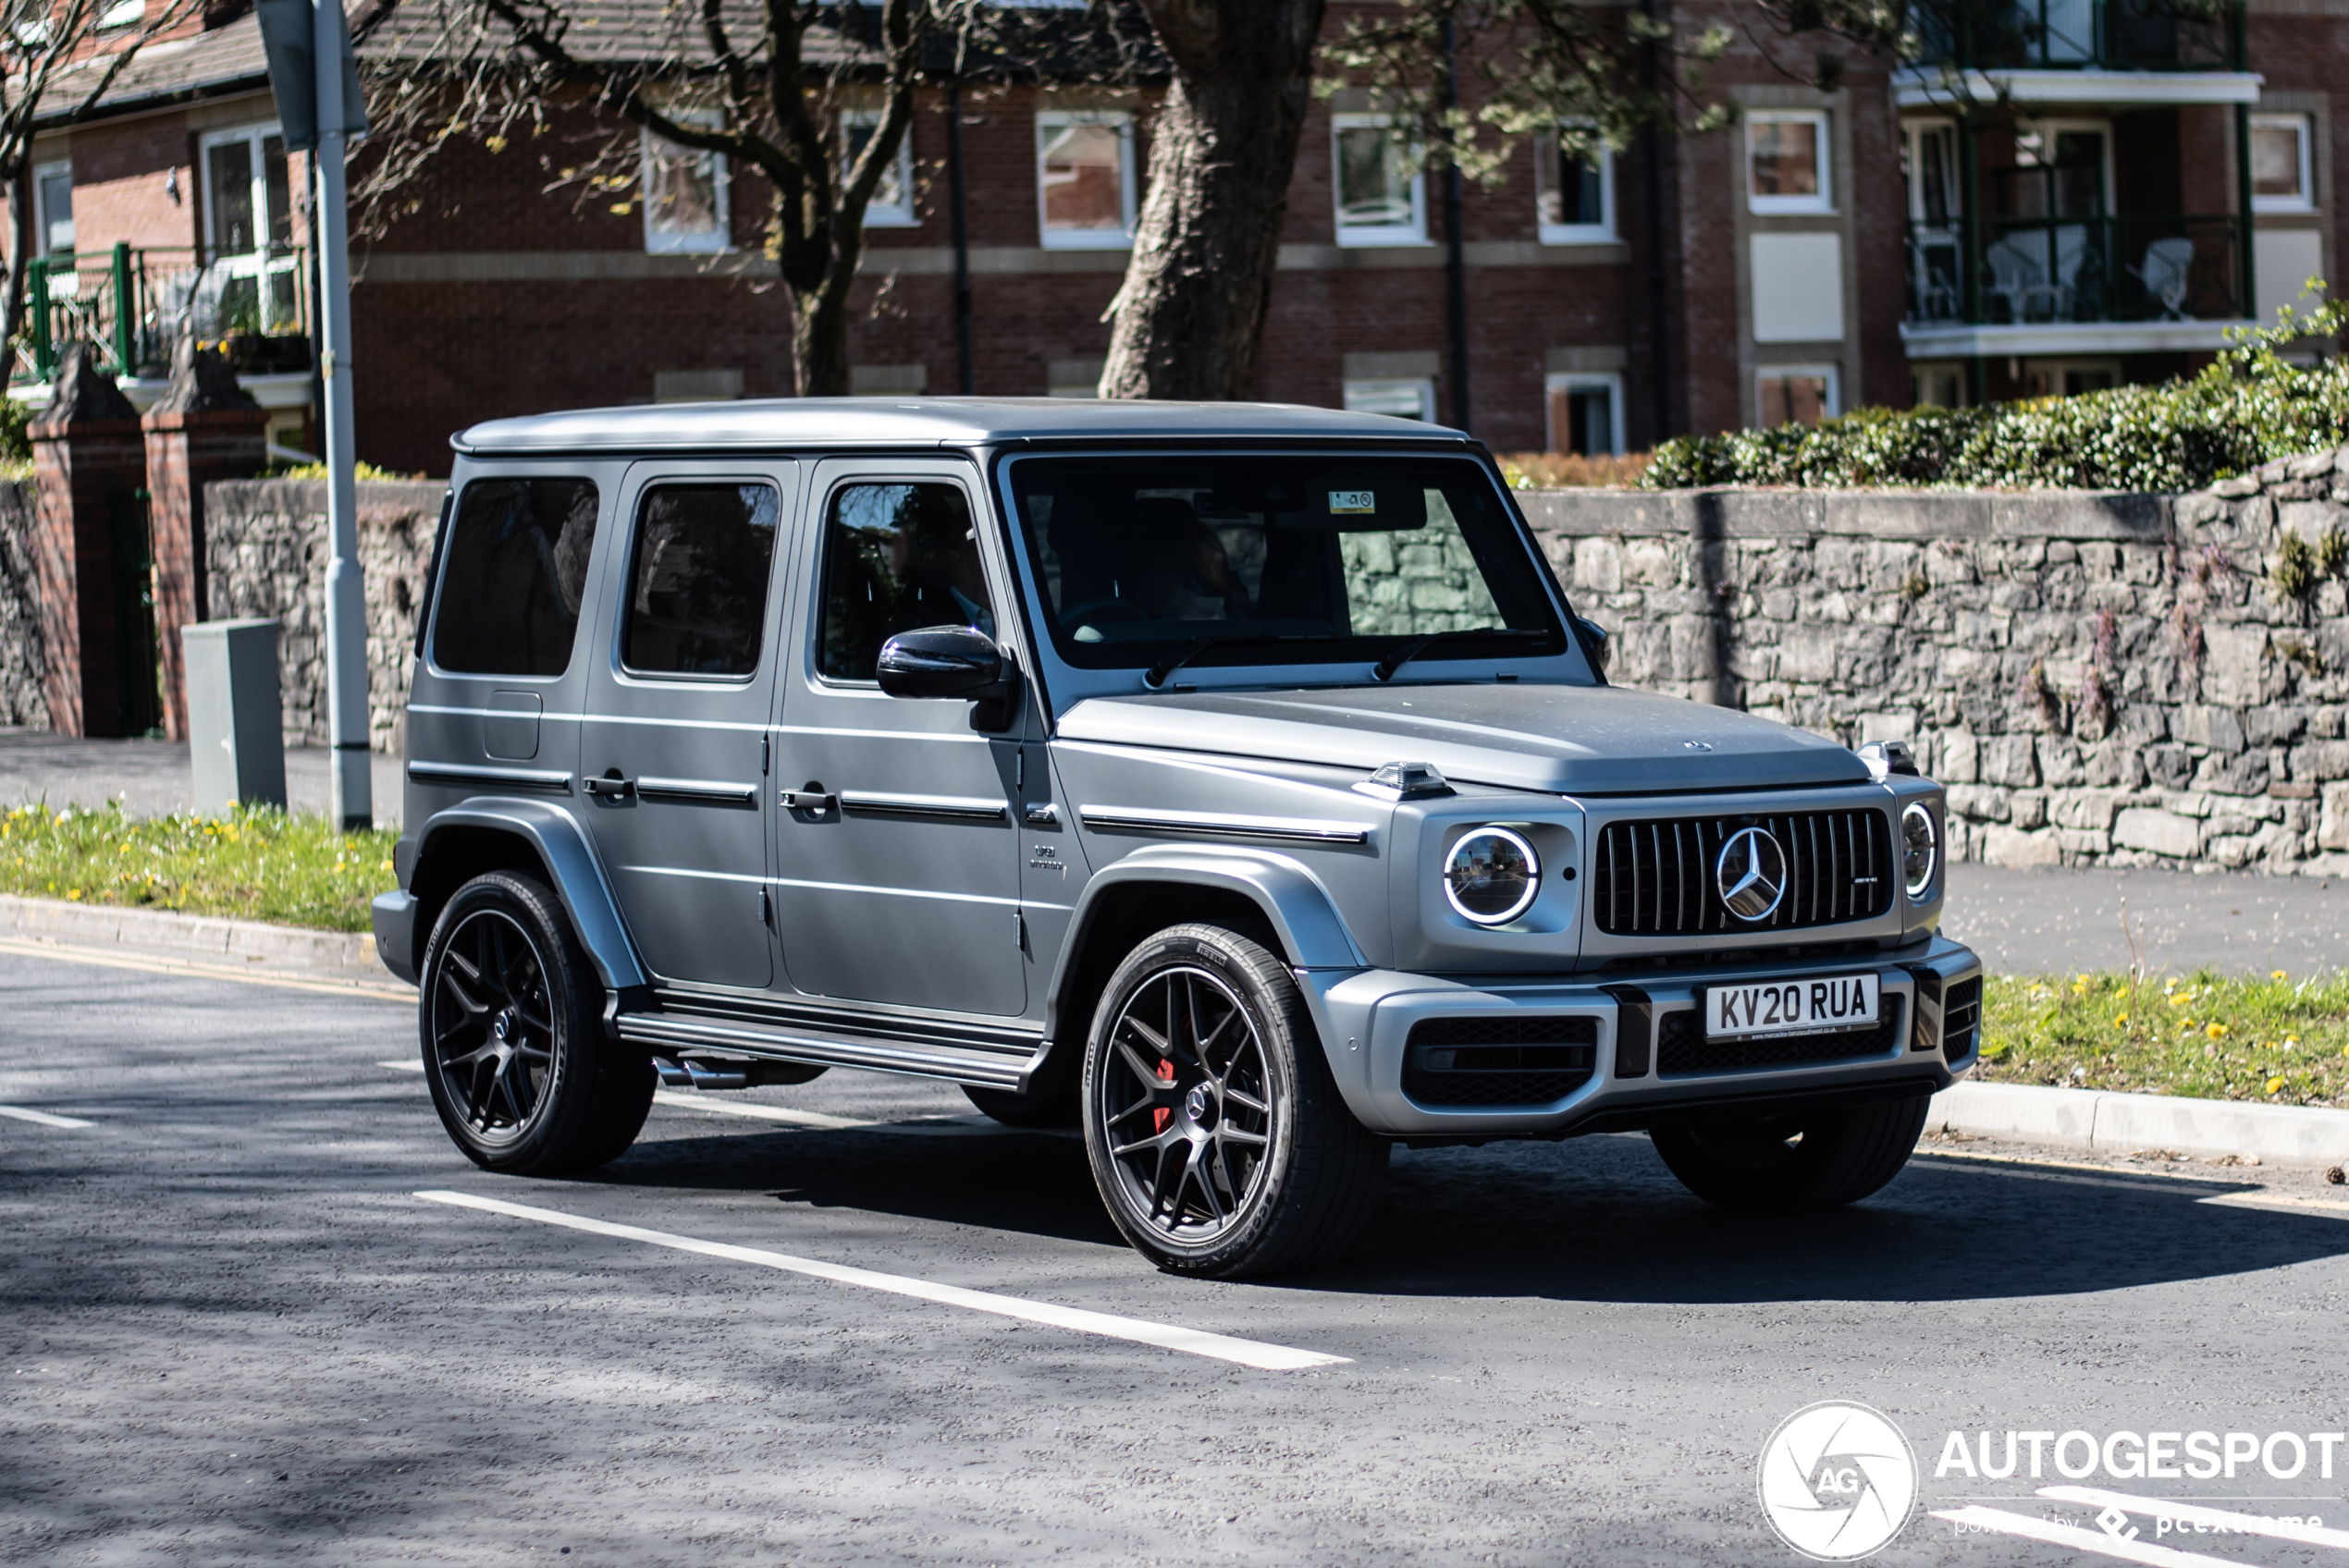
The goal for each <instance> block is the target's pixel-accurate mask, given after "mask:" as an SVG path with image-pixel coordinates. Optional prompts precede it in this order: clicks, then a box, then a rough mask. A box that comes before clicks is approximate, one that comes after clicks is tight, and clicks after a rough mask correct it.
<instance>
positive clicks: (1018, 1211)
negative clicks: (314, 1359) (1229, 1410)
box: [591, 1130, 2349, 1304]
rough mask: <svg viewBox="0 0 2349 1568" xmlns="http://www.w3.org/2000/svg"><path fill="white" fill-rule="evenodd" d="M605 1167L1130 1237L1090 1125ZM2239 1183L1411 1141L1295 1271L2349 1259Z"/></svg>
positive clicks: (2254, 1264)
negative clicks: (1714, 1186) (1361, 1221)
mask: <svg viewBox="0 0 2349 1568" xmlns="http://www.w3.org/2000/svg"><path fill="white" fill-rule="evenodd" d="M591 1180H593V1181H595V1182H599V1183H610V1184H616V1185H621V1186H628V1187H636V1188H674V1189H690V1190H699V1191H719V1192H724V1191H734V1192H764V1193H767V1194H771V1195H772V1196H773V1197H774V1199H775V1200H776V1201H777V1202H778V1203H780V1204H783V1205H790V1206H797V1205H807V1206H811V1207H818V1208H828V1209H849V1210H863V1211H869V1212H876V1213H884V1214H893V1215H898V1216H901V1217H904V1218H908V1219H927V1220H934V1221H938V1222H941V1223H945V1224H952V1225H961V1226H968V1227H971V1228H974V1229H978V1230H982V1231H1004V1232H1011V1233H1017V1234H1027V1235H1034V1236H1043V1237H1052V1238H1055V1239H1058V1240H1063V1241H1074V1242H1089V1243H1100V1244H1101V1245H1104V1246H1117V1245H1121V1244H1122V1243H1121V1242H1120V1241H1119V1238H1118V1236H1117V1234H1116V1231H1114V1230H1113V1228H1112V1227H1111V1225H1110V1223H1109V1219H1108V1217H1107V1216H1106V1215H1105V1214H1103V1212H1102V1211H1101V1203H1100V1200H1099V1199H1098V1198H1097V1197H1096V1195H1095V1194H1094V1191H1093V1184H1092V1178H1091V1174H1090V1172H1089V1171H1088V1169H1087V1167H1086V1162H1085V1151H1084V1149H1083V1147H1082V1145H1079V1144H1077V1143H1076V1141H1075V1140H1074V1139H1068V1138H1052V1137H1043V1136H1038V1135H1033V1134H1021V1133H1010V1132H1005V1133H999V1134H992V1135H990V1134H987V1133H972V1134H965V1135H960V1136H939V1135H929V1136H923V1135H916V1134H912V1133H904V1132H898V1131H890V1130H873V1131H869V1132H867V1131H862V1130H859V1131H843V1132H829V1133H808V1132H790V1133H769V1134H753V1135H747V1136H745V1135H740V1134H736V1135H719V1136H711V1137H702V1138H685V1139H676V1140H670V1141H665V1142H660V1143H648V1144H643V1145H638V1146H637V1147H636V1148H635V1149H634V1150H633V1151H631V1152H630V1153H629V1155H628V1156H627V1157H626V1158H623V1159H621V1161H619V1162H617V1163H616V1164H613V1165H611V1166H609V1167H607V1168H606V1169H604V1170H601V1171H598V1172H597V1173H596V1176H595V1177H593V1178H591ZM2243 1190H2244V1188H2243V1184H2242V1183H2240V1182H2220V1181H2209V1182H2203V1181H2194V1180H2183V1179H2179V1178H2174V1177H2158V1176H2151V1175H2134V1174H2132V1173H2130V1172H2127V1171H2113V1172H2110V1173H2109V1174H2099V1173H2091V1172H2085V1171H2077V1172H2075V1171H2059V1170H2035V1169H2033V1168H2029V1167H2019V1166H2012V1165H1999V1164H1991V1163H1974V1162H1970V1161H1968V1162H1961V1161H1957V1160H1950V1159H1939V1158H1933V1157H1932V1156H1930V1155H1923V1156H1920V1157H1919V1158H1917V1159H1916V1160H1915V1161H1914V1162H1912V1164H1911V1165H1910V1167H1909V1169H1908V1170H1906V1171H1904V1172H1903V1173H1902V1174H1901V1175H1900V1178H1899V1179H1898V1180H1897V1181H1895V1182H1893V1183H1892V1185H1890V1186H1889V1187H1888V1188H1886V1189H1885V1190H1884V1191H1883V1192H1881V1193H1879V1194H1876V1196H1875V1197H1873V1198H1871V1199H1869V1200H1867V1201H1866V1202H1864V1203H1862V1204H1858V1205H1855V1206H1853V1207H1849V1208H1845V1209H1839V1210H1833V1211H1830V1212H1827V1213H1824V1214H1811V1215H1801V1216H1793V1217H1788V1218H1758V1219H1757V1218H1754V1217H1751V1216H1745V1215H1736V1214H1730V1213H1727V1212H1725V1211H1722V1210H1719V1209H1716V1208H1713V1207H1710V1206H1708V1205H1706V1204H1703V1203H1701V1202H1699V1201H1698V1200H1697V1199H1695V1198H1693V1197H1691V1196H1690V1195H1689V1194H1687V1193H1686V1192H1684V1191H1682V1190H1681V1188H1680V1187H1679V1184H1678V1183H1677V1182H1674V1181H1672V1179H1671V1178H1670V1177H1669V1176H1668V1175H1666V1173H1665V1172H1664V1170H1663V1168H1662V1165H1661V1164H1660V1162H1658V1161H1657V1160H1656V1158H1655V1157H1654V1151H1653V1150H1652V1149H1651V1148H1650V1147H1649V1146H1648V1144H1647V1141H1646V1139H1644V1138H1642V1137H1600V1138H1588V1139H1580V1140H1576V1141H1574V1142H1570V1143H1567V1144H1563V1145H1547V1144H1519V1145H1494V1146H1490V1147H1486V1148H1483V1149H1445V1150H1429V1151H1417V1152H1407V1151H1397V1153H1396V1158H1395V1164H1394V1168H1393V1170H1392V1172H1391V1174H1390V1177H1389V1181H1388V1184H1387V1189H1386V1194H1385V1196H1384V1199H1383V1200H1382V1202H1381V1204H1380V1206H1379V1210H1378V1215H1377V1217H1376V1219H1374V1220H1373V1221H1372V1223H1371V1229H1370V1231H1368V1233H1367V1234H1365V1236H1364V1237H1363V1239H1362V1240H1361V1242H1360V1243H1358V1244H1357V1245H1356V1246H1355V1247H1354V1248H1352V1249H1351V1250H1350V1251H1349V1252H1348V1253H1347V1256H1345V1257H1344V1258H1342V1259H1340V1260H1339V1261H1338V1262H1337V1263H1336V1264H1334V1265H1333V1266H1331V1267H1328V1268H1323V1269H1322V1270H1319V1271H1317V1272H1315V1273H1312V1274H1310V1275H1304V1276H1295V1277H1291V1278H1288V1279H1285V1280H1282V1281H1281V1283H1282V1284H1284V1285H1286V1286H1291V1287H1302V1288H1306V1289H1311V1290H1322V1291H1338V1292H1357V1293H1364V1294H1385V1295H1396V1294H1401V1295H1441V1296H1509V1297H1526V1296H1532V1297H1547V1298H1552V1299H1556V1300H1564V1301H1590V1302H1606V1301H1621V1302H1663V1303H1672V1302H1680V1303H1690V1304H1726V1303H1737V1302H1777V1301H1783V1302H1808V1301H1884V1302H1962V1301H1984V1300H1996V1299H1999V1298H2002V1297H2021V1296H2045V1295H2071V1294H2078V1293H2082V1292H2093V1291H2112V1290H2122V1289H2126V1288H2128V1287H2131V1286H2135V1285H2146V1284H2158V1283H2163V1282H2167V1281H2172V1280H2196V1279H2206V1278H2211V1277H2215V1276H2221V1275H2228V1274H2240V1273H2248V1272H2251V1271H2254V1270H2257V1269H2264V1268H2280V1267H2284V1266H2287V1265H2291V1264H2296V1263H2305V1262H2310V1261H2314V1260H2318V1259H2322V1258H2331V1257H2336V1256H2342V1255H2343V1254H2344V1253H2349V1221H2344V1220H2343V1219H2333V1218H2330V1217H2325V1216H2317V1215H2306V1216H2304V1215H2299V1214H2292V1213H2284V1212H2278V1211H2272V1210H2267V1211H2263V1210H2256V1209H2248V1208H2243V1207H2219V1206H2213V1205H2209V1204H2205V1203H2202V1202H2201V1201H2200V1200H2201V1199H2203V1198H2206V1197H2209V1196H2212V1195H2214V1194H2223V1193H2239V1192H2242V1191H2243Z"/></svg>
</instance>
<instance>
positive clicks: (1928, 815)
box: [1900, 801, 1941, 899]
mask: <svg viewBox="0 0 2349 1568" xmlns="http://www.w3.org/2000/svg"><path fill="white" fill-rule="evenodd" d="M1940 866H1941V830H1940V829H1939V828H1938V827H1936V826H1935V825H1934V821H1933V812H1932V810H1931V808H1929V807H1927V806H1926V805H1925V802H1923V801H1912V802H1909V805H1908V807H1907V809H1906V810H1904V811H1902V812H1901V813H1900V881H1901V885H1902V886H1903V887H1905V888H1908V890H1909V897H1911V898H1912V899H1921V898H1923V897H1925V889H1926V888H1930V887H1932V886H1933V874H1934V873H1935V872H1936V871H1937V870H1939V869H1940Z"/></svg>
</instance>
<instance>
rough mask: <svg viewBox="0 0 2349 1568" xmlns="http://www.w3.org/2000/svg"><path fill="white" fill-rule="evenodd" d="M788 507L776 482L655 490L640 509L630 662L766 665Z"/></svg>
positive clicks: (667, 669)
mask: <svg viewBox="0 0 2349 1568" xmlns="http://www.w3.org/2000/svg"><path fill="white" fill-rule="evenodd" d="M778 514H779V508H778V504H777V498H776V495H775V491H774V489H773V487H772V486H770V485H766V484H663V485H660V486H658V487H657V488H654V489H649V490H646V492H645V497H644V500H643V502H642V503H641V504H640V505H639V506H638V507H637V509H636V516H637V523H636V554H635V558H634V560H633V563H632V564H631V566H630V567H629V571H628V603H627V606H625V610H624V614H625V617H626V619H624V620H623V621H622V623H621V633H620V662H621V664H623V665H625V666H627V667H628V668H630V669H632V670H635V671H637V672H639V673H641V674H646V675H718V676H740V675H748V674H750V673H751V672H752V671H753V670H755V669H756V668H758V644H759V639H760V634H761V632H762V631H764V629H765V627H766V624H767V582H768V577H769V568H770V567H772V566H773V564H774V560H775V524H776V520H777V517H778Z"/></svg>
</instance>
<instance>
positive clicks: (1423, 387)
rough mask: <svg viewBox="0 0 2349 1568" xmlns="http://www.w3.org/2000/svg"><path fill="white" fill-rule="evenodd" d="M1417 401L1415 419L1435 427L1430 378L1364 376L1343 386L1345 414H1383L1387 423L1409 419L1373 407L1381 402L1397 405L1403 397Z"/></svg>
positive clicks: (1407, 416) (1404, 415)
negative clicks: (1406, 396) (1389, 420)
mask: <svg viewBox="0 0 2349 1568" xmlns="http://www.w3.org/2000/svg"><path fill="white" fill-rule="evenodd" d="M1407 393H1408V395H1409V396H1411V397H1414V398H1418V399H1419V404H1420V411H1419V415H1418V418H1419V419H1420V423H1424V424H1433V423H1435V378H1434V377H1433V376H1432V375H1378V376H1364V377H1361V378H1360V379H1359V380H1352V381H1348V382H1347V383H1346V386H1345V390H1344V392H1343V394H1342V400H1343V401H1344V404H1345V407H1346V410H1347V412H1348V413H1357V414H1384V415H1386V416H1387V417H1388V418H1390V419H1409V418H1411V417H1412V416H1411V415H1409V414H1399V413H1396V411H1395V410H1393V409H1382V408H1376V407H1372V406H1371V405H1373V404H1375V403H1378V402H1381V401H1389V400H1391V401H1394V402H1400V401H1402V399H1403V397H1404V396H1405V395H1406V394H1407Z"/></svg>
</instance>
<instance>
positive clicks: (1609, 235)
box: [1542, 223, 1622, 245]
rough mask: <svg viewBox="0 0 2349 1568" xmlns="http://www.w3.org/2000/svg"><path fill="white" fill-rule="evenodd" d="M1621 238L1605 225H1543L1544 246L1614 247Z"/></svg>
mask: <svg viewBox="0 0 2349 1568" xmlns="http://www.w3.org/2000/svg"><path fill="white" fill-rule="evenodd" d="M1621 238H1622V237H1621V236H1620V235H1618V234H1617V233H1616V232H1615V230H1613V229H1611V228H1609V227H1607V226H1606V225H1605V224H1598V223H1577V224H1543V226H1542V243H1543V244H1544V245H1613V244H1616V243H1617V242H1618V241H1619V240H1620V239H1621Z"/></svg>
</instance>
